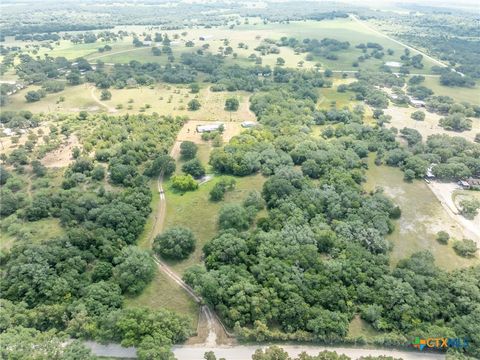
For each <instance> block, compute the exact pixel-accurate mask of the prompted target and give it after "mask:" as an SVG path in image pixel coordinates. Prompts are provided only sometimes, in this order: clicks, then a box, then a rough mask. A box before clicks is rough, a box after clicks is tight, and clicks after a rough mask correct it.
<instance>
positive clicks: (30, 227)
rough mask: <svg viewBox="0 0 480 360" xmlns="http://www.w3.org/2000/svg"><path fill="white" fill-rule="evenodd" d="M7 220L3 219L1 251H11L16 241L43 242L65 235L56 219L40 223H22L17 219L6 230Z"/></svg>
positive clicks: (0, 236) (40, 221) (0, 237)
mask: <svg viewBox="0 0 480 360" xmlns="http://www.w3.org/2000/svg"><path fill="white" fill-rule="evenodd" d="M6 221H8V218H7V219H2V221H1V224H0V227H1V228H2V229H1V234H0V250H8V249H10V248H11V247H12V246H13V244H14V243H15V242H16V241H28V242H41V241H45V240H49V239H53V238H55V237H58V236H61V235H63V234H65V231H64V230H63V228H62V227H61V225H60V220H59V219H55V218H48V219H42V220H38V221H32V222H30V221H22V220H19V219H17V220H16V221H15V222H14V223H13V224H10V225H9V226H8V227H6V228H5V229H4V228H3V227H4V226H5V224H6Z"/></svg>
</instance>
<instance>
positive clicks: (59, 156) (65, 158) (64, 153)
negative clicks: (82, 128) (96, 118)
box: [42, 135, 81, 168]
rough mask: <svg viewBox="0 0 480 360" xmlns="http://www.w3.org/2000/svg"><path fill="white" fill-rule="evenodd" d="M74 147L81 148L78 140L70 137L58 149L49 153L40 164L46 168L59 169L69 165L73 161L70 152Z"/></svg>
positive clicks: (72, 136)
mask: <svg viewBox="0 0 480 360" xmlns="http://www.w3.org/2000/svg"><path fill="white" fill-rule="evenodd" d="M74 147H79V148H80V147H81V145H80V142H79V141H78V138H77V137H76V136H75V135H70V136H69V137H68V139H67V140H66V141H65V142H64V143H63V144H62V145H60V147H59V148H58V149H55V150H53V151H50V152H49V153H47V154H46V155H45V157H44V158H43V159H42V164H43V165H45V166H46V167H47V168H61V167H66V166H68V165H70V163H71V162H72V161H73V159H72V151H73V148H74Z"/></svg>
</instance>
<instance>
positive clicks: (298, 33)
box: [12, 18, 433, 73]
mask: <svg viewBox="0 0 480 360" xmlns="http://www.w3.org/2000/svg"><path fill="white" fill-rule="evenodd" d="M117 30H123V31H127V32H129V33H130V35H129V36H125V37H123V39H119V40H117V41H110V42H101V41H97V42H95V43H91V44H73V43H71V42H70V41H66V40H62V41H60V42H59V45H56V44H53V46H54V49H53V50H49V49H46V48H40V50H39V52H38V54H39V55H42V56H43V54H45V53H48V54H49V55H50V56H53V57H56V56H65V57H66V58H67V59H75V58H78V57H82V56H83V57H86V58H87V59H88V60H91V61H92V62H95V61H96V60H97V59H98V60H102V61H103V62H105V63H128V62H129V61H131V60H137V61H140V62H157V63H161V64H164V63H166V62H167V56H166V55H165V54H162V55H161V56H154V55H153V54H152V52H151V47H150V46H145V47H134V46H133V44H132V41H133V36H132V34H133V33H135V34H137V35H138V37H139V39H140V40H142V39H143V36H142V34H143V33H146V34H151V35H153V34H154V33H155V32H159V33H162V34H168V36H169V38H170V40H172V43H171V48H172V51H173V55H174V56H175V57H176V58H178V57H179V56H180V55H181V53H183V52H192V51H196V50H198V49H200V48H201V47H202V45H204V44H209V49H208V50H207V51H209V52H211V53H213V54H216V53H219V50H220V48H221V47H223V48H225V47H226V46H231V47H232V48H233V52H235V53H237V55H238V57H237V59H234V58H233V56H232V55H229V56H228V57H227V58H226V61H227V62H230V63H239V64H244V63H245V62H246V61H248V60H246V59H247V58H248V56H249V55H251V54H252V53H255V54H256V55H260V53H259V52H258V51H255V50H254V49H255V48H256V47H257V46H259V45H260V44H261V43H262V42H263V41H264V40H265V39H272V40H279V39H280V38H281V37H283V36H286V37H295V38H297V39H299V40H302V39H305V38H310V39H318V40H321V39H323V38H332V39H336V40H339V41H348V42H349V43H350V45H351V46H350V48H349V49H348V50H345V51H339V52H335V54H336V55H338V60H328V59H326V58H324V57H317V58H315V59H314V60H313V61H306V60H305V57H306V54H297V53H295V51H294V49H292V48H288V47H281V48H280V54H267V55H264V56H262V64H263V65H270V66H274V65H275V63H276V59H277V58H278V57H282V58H283V59H284V60H285V66H287V67H297V66H298V63H299V62H300V61H304V64H303V67H306V68H310V67H313V66H314V65H315V64H316V63H317V62H320V63H321V64H322V67H323V68H329V69H332V70H358V69H366V68H368V69H378V66H380V65H382V64H383V63H385V62H387V61H400V56H401V55H402V54H403V50H404V48H403V46H401V45H399V44H397V43H395V42H393V41H391V40H390V39H387V38H385V37H382V36H380V35H379V34H377V33H375V32H374V31H373V30H371V29H369V28H368V27H366V26H361V25H359V24H358V23H357V22H355V21H354V20H352V19H350V18H346V19H336V20H324V21H292V22H290V23H282V24H280V23H267V24H264V23H263V22H256V21H251V22H250V24H242V25H238V26H235V27H233V28H232V29H230V28H229V27H226V26H220V27H216V28H209V29H205V28H192V29H187V30H185V31H186V32H187V34H186V35H185V36H183V35H181V33H182V32H183V30H159V29H152V28H151V27H149V26H124V27H117V28H115V29H114V30H113V31H117ZM200 37H205V38H206V40H200ZM225 40H227V41H228V44H227V43H225ZM187 41H193V42H194V46H193V47H186V46H185V43H186V42H187ZM367 42H376V43H379V44H381V45H382V46H383V47H384V48H385V51H384V52H385V56H384V58H382V59H374V58H370V59H368V60H366V61H365V62H363V63H360V67H359V68H358V67H354V66H352V63H353V62H354V61H356V59H357V58H358V57H359V56H360V55H362V52H361V50H360V49H357V48H355V46H356V45H358V44H360V43H367ZM17 43H18V44H17ZM240 43H243V44H245V45H246V46H244V47H242V48H240V47H239V44H240ZM13 44H15V45H21V46H25V45H26V44H29V43H25V42H12V45H13ZM32 44H35V43H32ZM105 44H109V45H110V46H111V47H112V50H111V51H108V52H103V53H100V52H98V48H100V47H103V46H104V45H105ZM157 46H158V47H160V48H161V47H162V45H161V44H158V45H157ZM389 48H390V49H392V50H394V54H393V55H388V54H387V53H386V49H389ZM32 50H33V49H32ZM412 55H414V53H412ZM423 62H424V64H425V67H424V69H414V72H418V73H429V72H430V67H431V66H432V65H433V63H432V62H431V61H430V60H428V59H424V61H423ZM394 70H395V69H394Z"/></svg>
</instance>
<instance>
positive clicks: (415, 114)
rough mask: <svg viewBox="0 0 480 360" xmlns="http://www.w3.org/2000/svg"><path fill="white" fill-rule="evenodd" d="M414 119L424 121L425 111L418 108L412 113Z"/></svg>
mask: <svg viewBox="0 0 480 360" xmlns="http://www.w3.org/2000/svg"><path fill="white" fill-rule="evenodd" d="M410 117H411V118H412V119H413V120H417V121H423V120H425V113H424V112H423V111H420V110H417V111H414V112H413V113H412V115H410Z"/></svg>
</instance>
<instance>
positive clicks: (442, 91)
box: [422, 77, 480, 105]
mask: <svg viewBox="0 0 480 360" xmlns="http://www.w3.org/2000/svg"><path fill="white" fill-rule="evenodd" d="M422 85H424V86H426V87H428V88H429V89H432V90H433V92H434V93H435V95H443V96H450V97H451V98H453V99H454V100H456V101H459V102H462V101H466V102H469V103H471V104H476V105H480V87H479V86H478V84H477V86H475V87H473V88H465V87H449V86H443V85H441V84H440V79H439V78H438V77H426V78H425V81H424V82H423V83H422Z"/></svg>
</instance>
